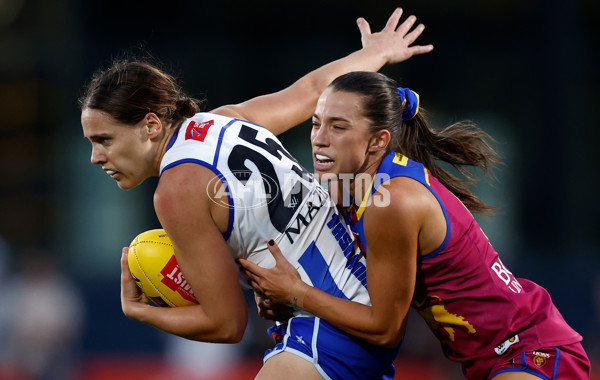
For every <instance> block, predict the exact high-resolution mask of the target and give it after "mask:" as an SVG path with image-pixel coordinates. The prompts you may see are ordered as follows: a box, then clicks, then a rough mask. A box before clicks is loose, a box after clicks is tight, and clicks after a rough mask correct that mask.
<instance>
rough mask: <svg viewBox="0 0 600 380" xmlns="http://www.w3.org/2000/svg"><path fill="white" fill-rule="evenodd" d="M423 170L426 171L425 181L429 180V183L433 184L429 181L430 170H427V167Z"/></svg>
mask: <svg viewBox="0 0 600 380" xmlns="http://www.w3.org/2000/svg"><path fill="white" fill-rule="evenodd" d="M423 171H424V172H425V182H427V184H428V185H429V186H431V183H429V170H427V168H426V167H423Z"/></svg>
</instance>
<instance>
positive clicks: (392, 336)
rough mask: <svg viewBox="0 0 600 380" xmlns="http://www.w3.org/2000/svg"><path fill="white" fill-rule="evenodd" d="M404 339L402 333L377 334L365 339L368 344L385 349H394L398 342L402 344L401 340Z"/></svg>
mask: <svg viewBox="0 0 600 380" xmlns="http://www.w3.org/2000/svg"><path fill="white" fill-rule="evenodd" d="M403 337H404V331H402V332H398V331H395V332H389V333H384V334H378V335H375V336H372V337H371V338H370V339H366V340H367V341H368V342H369V343H371V344H374V345H376V346H381V347H386V348H395V347H397V346H398V345H399V344H400V342H402V338H403Z"/></svg>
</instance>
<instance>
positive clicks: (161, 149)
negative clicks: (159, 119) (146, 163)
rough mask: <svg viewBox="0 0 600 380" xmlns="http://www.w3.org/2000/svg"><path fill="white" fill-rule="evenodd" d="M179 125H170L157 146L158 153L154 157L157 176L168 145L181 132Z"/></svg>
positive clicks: (166, 127)
mask: <svg viewBox="0 0 600 380" xmlns="http://www.w3.org/2000/svg"><path fill="white" fill-rule="evenodd" d="M180 124H181V123H179V125H180ZM179 125H174V124H172V123H170V124H167V125H166V126H165V127H164V129H163V130H164V131H165V133H163V134H162V137H161V138H160V141H158V143H157V145H156V149H157V152H158V153H157V154H155V155H154V157H155V159H154V163H153V168H154V173H155V174H154V175H155V176H158V175H159V174H160V163H161V161H162V159H163V157H164V155H165V153H166V152H167V145H169V142H170V141H171V138H172V137H173V135H174V134H175V133H177V131H178V130H179V128H178V127H179Z"/></svg>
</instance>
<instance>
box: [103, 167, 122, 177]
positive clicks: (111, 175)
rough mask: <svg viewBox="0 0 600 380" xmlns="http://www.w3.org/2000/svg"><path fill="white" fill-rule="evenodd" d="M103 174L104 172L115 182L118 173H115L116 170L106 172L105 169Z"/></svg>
mask: <svg viewBox="0 0 600 380" xmlns="http://www.w3.org/2000/svg"><path fill="white" fill-rule="evenodd" d="M104 172H105V173H106V174H108V175H109V176H110V178H112V179H114V180H116V178H117V176H118V175H119V172H118V171H116V170H108V169H105V170H104Z"/></svg>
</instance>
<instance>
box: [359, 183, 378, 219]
mask: <svg viewBox="0 0 600 380" xmlns="http://www.w3.org/2000/svg"><path fill="white" fill-rule="evenodd" d="M374 181H375V176H373V178H371V184H370V185H369V187H368V188H367V191H366V192H365V195H364V196H363V199H362V202H360V207H359V208H358V210H356V218H357V219H358V220H360V218H362V214H363V213H364V212H365V208H366V207H367V201H368V200H369V196H370V195H371V189H372V188H373V182H374Z"/></svg>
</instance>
